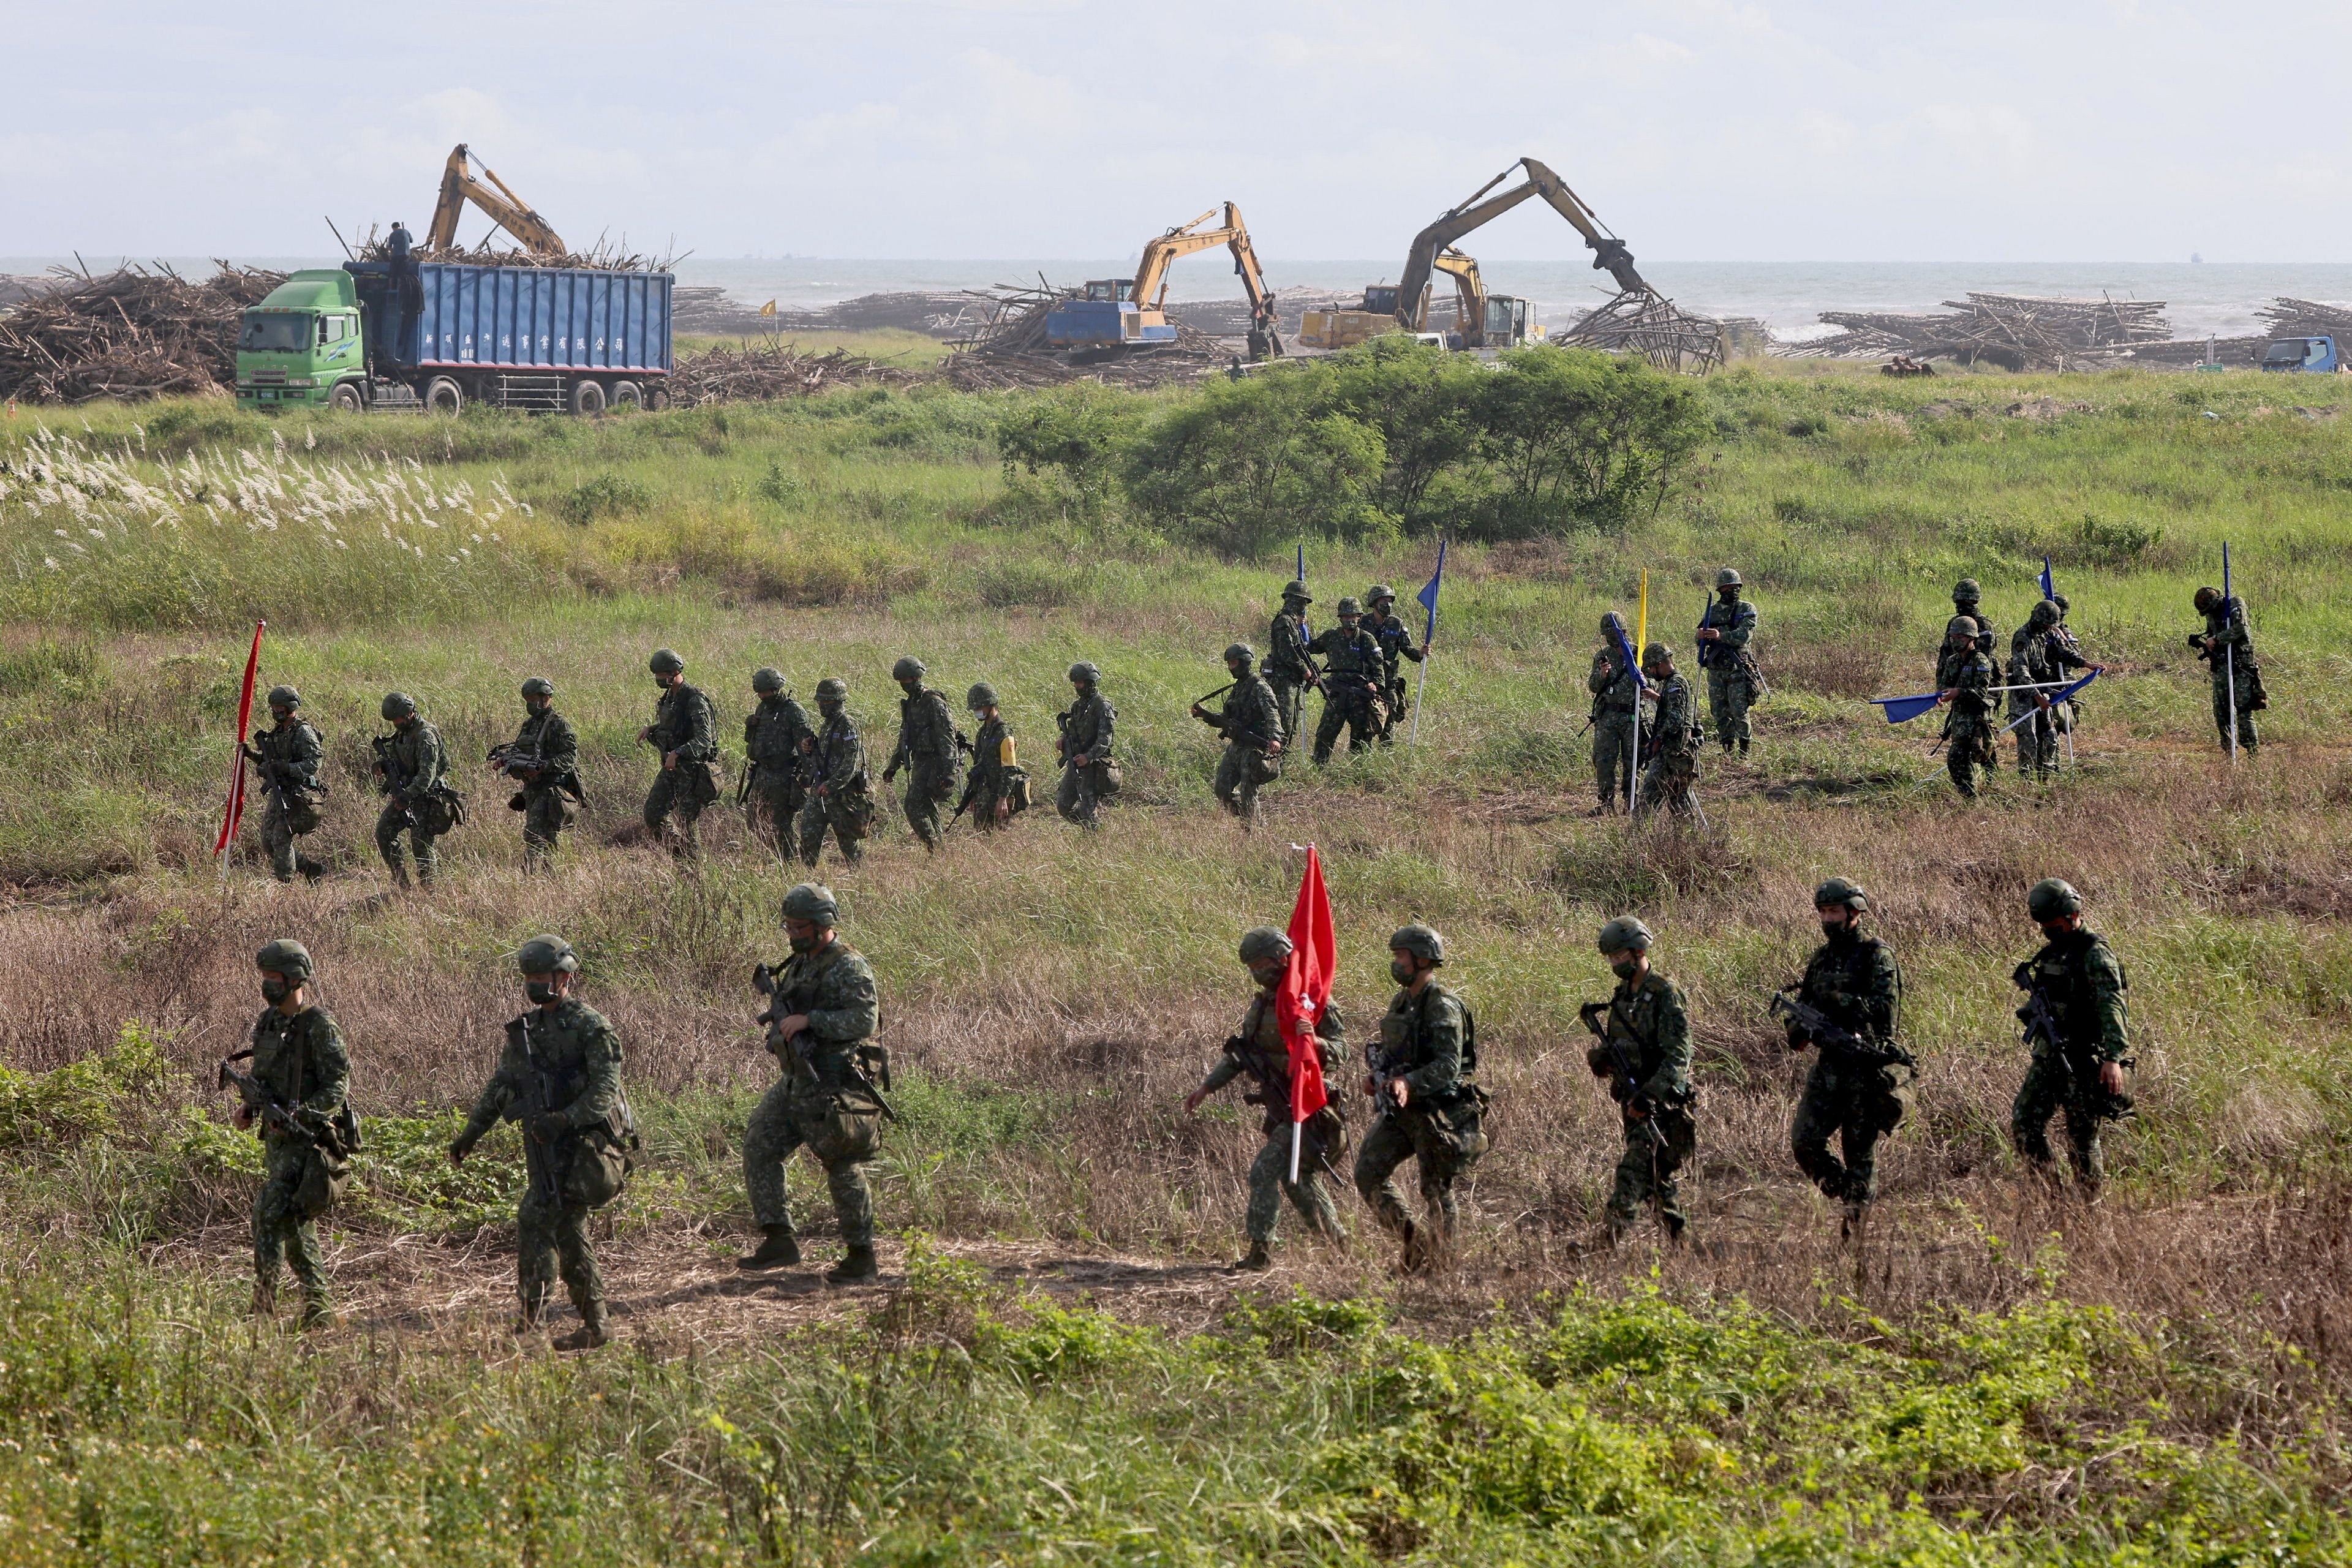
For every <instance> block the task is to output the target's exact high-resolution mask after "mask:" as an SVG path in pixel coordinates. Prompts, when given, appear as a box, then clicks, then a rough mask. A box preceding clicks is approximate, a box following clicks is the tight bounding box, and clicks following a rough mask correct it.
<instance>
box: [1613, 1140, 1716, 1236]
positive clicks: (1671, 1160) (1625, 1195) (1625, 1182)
mask: <svg viewBox="0 0 2352 1568" xmlns="http://www.w3.org/2000/svg"><path fill="white" fill-rule="evenodd" d="M1624 1121H1625V1152H1624V1153H1623V1154H1622V1155H1621V1156H1619V1158H1618V1161H1617V1181H1616V1184H1615V1186H1614V1187H1612V1189H1611V1191H1610V1194H1609V1228H1610V1230H1611V1232H1612V1233H1613V1234H1616V1235H1620V1236H1622V1235H1623V1234H1624V1233H1625V1232H1627V1231H1629V1230H1631V1229H1633V1226H1634V1225H1635V1224H1636V1223H1637V1222H1638V1221H1639V1220H1640V1219H1641V1217H1642V1211H1643V1209H1644V1208H1646V1207H1648V1206H1650V1205H1656V1206H1657V1210H1658V1221H1659V1223H1660V1224H1662V1225H1664V1226H1665V1227H1666V1235H1667V1236H1668V1237H1677V1236H1680V1235H1681V1234H1682V1233H1683V1226H1685V1225H1687V1224H1688V1223H1689V1221H1690V1216H1689V1215H1685V1213H1684V1212H1683V1194H1682V1184H1681V1183H1680V1182H1678V1181H1676V1180H1675V1175H1676V1173H1678V1172H1679V1171H1681V1170H1682V1168H1683V1166H1684V1165H1685V1164H1687V1163H1689V1161H1690V1157H1691V1155H1692V1154H1693V1153H1694V1152H1696V1150H1697V1147H1698V1123H1697V1122H1696V1121H1695V1120H1694V1119H1693V1118H1692V1116H1691V1113H1690V1112H1689V1110H1685V1109H1680V1108H1677V1109H1675V1110H1663V1109H1662V1110H1654V1111H1652V1112H1651V1113H1650V1114H1649V1115H1647V1116H1644V1117H1639V1118H1636V1117H1633V1116H1628V1117H1626V1118H1625V1119H1624Z"/></svg>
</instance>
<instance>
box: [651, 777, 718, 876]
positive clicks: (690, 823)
mask: <svg viewBox="0 0 2352 1568" xmlns="http://www.w3.org/2000/svg"><path fill="white" fill-rule="evenodd" d="M718 798H719V785H718V784H717V782H716V781H715V780H713V779H712V778H711V776H710V767H709V763H679V764H678V765H677V767H674V768H657V769H656V770H655V772H654V783H653V787H652V788H651V789H649V790H647V791H646V809H645V822H646V832H647V833H650V834H652V835H653V837H654V841H655V842H656V843H657V844H659V843H668V844H669V847H670V849H671V852H672V853H674V854H677V855H680V856H684V857H686V858H689V859H690V858H694V857H697V856H699V855H700V854H701V853H702V830H701V823H702V808H703V807H704V806H706V805H709V804H710V803H711V802H712V801H714V800H716V799H718ZM673 822H674V823H675V824H676V825H677V839H676V840H675V841H674V842H673V841H671V840H670V837H669V826H670V824H672V823H673Z"/></svg>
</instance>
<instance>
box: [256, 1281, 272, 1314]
mask: <svg viewBox="0 0 2352 1568" xmlns="http://www.w3.org/2000/svg"><path fill="white" fill-rule="evenodd" d="M253 1315H254V1316H255V1317H257V1318H274V1317H276V1316H277V1315H278V1285H277V1282H276V1281H274V1280H269V1279H257V1280H255V1281H254V1282H253Z"/></svg>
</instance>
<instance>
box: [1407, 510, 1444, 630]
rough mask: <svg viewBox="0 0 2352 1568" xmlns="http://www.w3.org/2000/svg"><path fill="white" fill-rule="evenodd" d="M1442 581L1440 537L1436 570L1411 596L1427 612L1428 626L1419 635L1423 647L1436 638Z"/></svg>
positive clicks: (1442, 558)
mask: <svg viewBox="0 0 2352 1568" xmlns="http://www.w3.org/2000/svg"><path fill="white" fill-rule="evenodd" d="M1444 581H1445V541H1444V537H1443V536H1441V537H1440V538H1439V539H1438V541H1437V570H1436V571H1434V572H1433V573H1431V574H1429V581H1428V582H1426V583H1424V584H1422V587H1421V592H1420V593H1418V594H1415V595H1413V597H1414V598H1416V599H1419V600H1420V601H1421V607H1422V608H1423V609H1424V610H1427V611H1428V612H1429V624H1428V626H1426V627H1425V628H1424V629H1423V632H1422V634H1421V640H1422V643H1423V646H1426V645H1428V644H1429V643H1431V642H1433V641H1434V640H1435V639H1436V637H1437V589H1438V585H1439V584H1442V583H1444Z"/></svg>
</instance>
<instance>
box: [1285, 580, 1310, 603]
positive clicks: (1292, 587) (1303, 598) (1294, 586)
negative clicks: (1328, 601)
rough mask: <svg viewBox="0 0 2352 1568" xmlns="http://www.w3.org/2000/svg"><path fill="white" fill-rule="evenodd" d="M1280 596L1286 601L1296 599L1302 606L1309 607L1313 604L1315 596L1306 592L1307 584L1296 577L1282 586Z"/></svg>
mask: <svg viewBox="0 0 2352 1568" xmlns="http://www.w3.org/2000/svg"><path fill="white" fill-rule="evenodd" d="M1282 596H1283V597H1284V598H1286V599H1296V600H1297V601H1298V602H1299V603H1300V604H1302V605H1311V604H1313V603H1314V602H1315V595H1312V594H1310V593H1308V592H1307V584H1305V583H1304V582H1301V581H1300V580H1299V579H1298V578H1296V577H1293V578H1292V579H1291V580H1290V581H1289V582H1287V583H1285V584H1283V585H1282Z"/></svg>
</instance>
